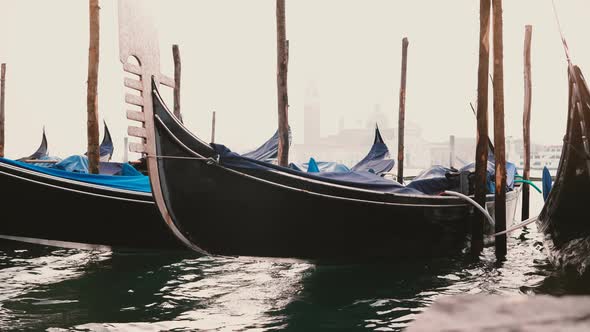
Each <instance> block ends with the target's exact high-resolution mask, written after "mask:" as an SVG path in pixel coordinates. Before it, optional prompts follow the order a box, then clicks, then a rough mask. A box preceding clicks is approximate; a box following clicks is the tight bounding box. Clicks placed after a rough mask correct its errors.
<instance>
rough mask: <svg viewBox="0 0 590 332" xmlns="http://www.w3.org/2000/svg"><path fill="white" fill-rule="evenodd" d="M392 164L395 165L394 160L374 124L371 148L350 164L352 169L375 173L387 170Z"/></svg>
mask: <svg viewBox="0 0 590 332" xmlns="http://www.w3.org/2000/svg"><path fill="white" fill-rule="evenodd" d="M393 165H395V161H394V160H393V159H390V158H389V149H388V148H387V145H385V142H384V141H383V137H381V133H380V132H379V128H378V127H377V126H376V127H375V140H374V141H373V146H371V150H369V153H368V154H367V155H366V156H365V158H363V159H362V160H361V161H359V162H358V163H357V164H356V165H354V166H352V170H353V171H356V172H360V171H368V172H371V173H375V174H382V173H387V172H389V171H390V170H391V169H392V168H393Z"/></svg>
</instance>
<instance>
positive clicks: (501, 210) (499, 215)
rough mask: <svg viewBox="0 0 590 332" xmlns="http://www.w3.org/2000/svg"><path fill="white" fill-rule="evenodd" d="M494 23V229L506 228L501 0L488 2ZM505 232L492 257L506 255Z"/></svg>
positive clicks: (497, 237)
mask: <svg viewBox="0 0 590 332" xmlns="http://www.w3.org/2000/svg"><path fill="white" fill-rule="evenodd" d="M492 10H493V15H494V19H493V22H494V23H493V26H494V28H493V29H494V146H495V153H494V157H495V159H496V197H495V207H494V209H495V213H494V214H495V217H496V229H495V231H496V232H502V231H505V230H506V146H505V143H506V142H505V137H504V45H503V35H502V0H493V1H492ZM506 251H507V243H506V234H502V235H499V236H496V258H497V259H499V260H501V259H504V258H505V257H506Z"/></svg>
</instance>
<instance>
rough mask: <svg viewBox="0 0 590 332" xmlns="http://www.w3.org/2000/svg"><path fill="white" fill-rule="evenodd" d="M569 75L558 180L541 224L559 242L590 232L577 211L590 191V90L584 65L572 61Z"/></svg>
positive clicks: (556, 178) (548, 200) (547, 203)
mask: <svg viewBox="0 0 590 332" xmlns="http://www.w3.org/2000/svg"><path fill="white" fill-rule="evenodd" d="M568 78H569V89H568V90H569V96H568V115H567V127H566V135H565V137H564V143H563V149H562V153H561V158H560V161H559V166H558V168H557V173H556V176H555V182H554V184H553V188H552V189H551V191H550V192H549V195H548V197H547V199H546V202H545V205H544V206H543V209H542V211H541V214H540V216H539V223H537V226H538V228H539V230H540V231H542V232H545V233H550V234H551V235H552V240H553V242H554V243H556V244H561V243H564V242H566V241H569V240H571V239H572V238H574V237H577V236H580V235H581V234H582V233H583V232H587V227H586V226H585V225H583V224H582V223H580V222H579V221H578V220H577V219H578V218H575V217H574V214H575V213H576V211H577V208H576V207H580V206H584V204H585V203H586V202H585V201H584V200H587V196H586V194H585V193H586V192H588V191H590V144H589V141H588V137H589V136H590V91H589V89H588V85H587V83H586V81H585V79H584V76H583V74H582V71H581V70H580V68H579V67H578V66H576V65H573V64H572V63H571V62H569V61H568ZM580 190H584V192H580Z"/></svg>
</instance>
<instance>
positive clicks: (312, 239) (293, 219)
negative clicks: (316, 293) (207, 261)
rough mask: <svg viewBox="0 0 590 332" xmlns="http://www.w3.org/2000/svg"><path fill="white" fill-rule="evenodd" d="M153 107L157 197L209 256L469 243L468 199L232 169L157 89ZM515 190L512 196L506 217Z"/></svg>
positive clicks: (445, 250)
mask: <svg viewBox="0 0 590 332" xmlns="http://www.w3.org/2000/svg"><path fill="white" fill-rule="evenodd" d="M154 114H155V123H156V125H155V129H156V130H155V144H156V152H157V155H158V157H157V158H155V159H156V160H157V165H158V173H159V179H160V181H159V183H153V182H152V186H156V185H158V186H160V188H161V190H162V193H163V202H161V203H159V202H158V204H164V205H165V206H164V207H162V206H161V207H160V209H161V210H162V208H164V209H165V210H166V211H167V212H168V214H169V215H170V216H171V219H172V221H173V222H174V224H175V226H176V227H177V228H178V229H179V230H180V231H181V232H182V233H183V235H184V236H185V237H186V238H188V239H189V240H190V241H191V242H192V243H193V244H195V245H196V246H197V247H199V248H201V249H202V250H204V251H206V252H208V253H211V254H218V255H242V256H265V257H294V258H303V259H316V260H327V261H331V260H368V259H381V258H387V259H392V258H395V259H415V258H430V257H436V256H444V255H449V254H456V253H459V252H460V251H461V250H462V249H464V248H465V244H466V240H467V234H468V233H469V232H470V226H471V225H470V223H471V222H472V218H473V217H474V216H475V213H476V211H475V210H474V208H473V206H471V205H468V204H466V203H465V202H464V201H462V200H459V199H457V198H454V197H442V196H438V197H436V196H434V197H433V196H412V195H397V194H387V193H382V192H374V191H368V190H359V189H357V188H351V187H344V186H339V185H331V184H327V183H325V182H322V181H315V180H310V179H308V178H303V177H301V176H298V175H297V174H294V173H293V172H291V171H288V170H280V169H277V170H276V171H262V172H260V171H257V170H248V169H240V170H235V169H230V168H228V167H225V166H223V165H222V164H220V163H218V162H217V161H216V160H215V158H216V154H215V152H214V151H213V150H212V149H211V147H210V146H209V145H208V144H206V143H204V142H202V141H200V140H199V139H198V138H196V137H194V136H193V135H192V134H190V132H188V131H187V130H186V129H185V128H184V127H183V126H182V125H181V124H180V123H179V122H178V121H177V120H176V119H174V118H173V116H172V115H171V114H170V112H169V111H168V110H167V109H166V108H165V106H164V105H163V103H162V102H161V100H160V99H159V96H158V95H157V93H156V94H155V95H154ZM517 197H518V191H516V192H513V193H509V195H508V201H507V204H508V208H507V211H510V213H512V216H511V217H510V219H509V220H512V218H513V216H514V211H515V208H516V202H517ZM490 199H491V197H490Z"/></svg>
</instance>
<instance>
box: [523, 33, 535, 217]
mask: <svg viewBox="0 0 590 332" xmlns="http://www.w3.org/2000/svg"><path fill="white" fill-rule="evenodd" d="M532 33H533V27H532V26H530V25H527V26H525V28H524V112H523V117H522V131H523V135H522V137H523V143H524V170H523V172H522V174H523V175H522V177H523V179H524V180H527V181H528V180H530V169H531V102H532V83H531V37H532ZM529 206H530V186H529V185H528V184H527V183H523V184H522V218H521V219H522V220H526V219H528V218H529V213H530V212H529V211H530V210H529Z"/></svg>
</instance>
